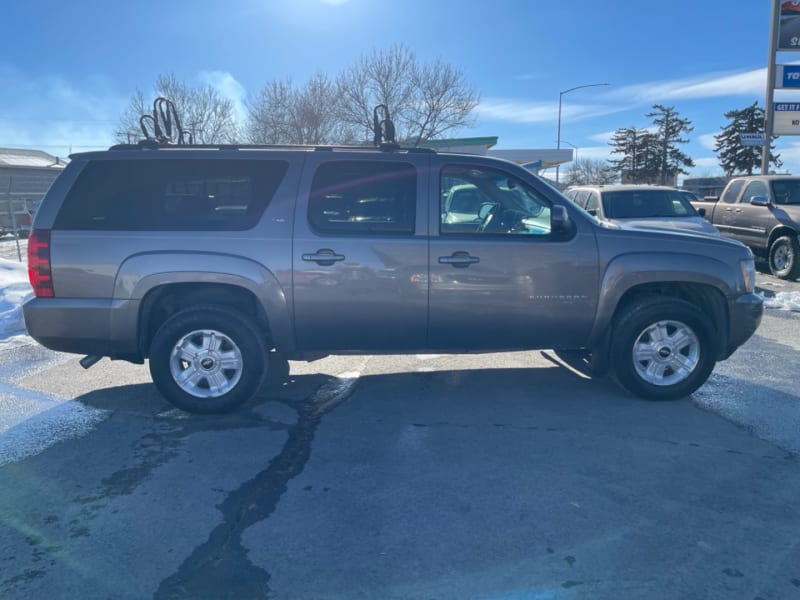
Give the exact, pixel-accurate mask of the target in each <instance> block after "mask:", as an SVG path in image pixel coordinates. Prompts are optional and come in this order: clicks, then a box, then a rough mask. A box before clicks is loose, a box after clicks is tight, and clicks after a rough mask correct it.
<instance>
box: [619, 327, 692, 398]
mask: <svg viewBox="0 0 800 600" xmlns="http://www.w3.org/2000/svg"><path fill="white" fill-rule="evenodd" d="M699 360H700V340H699V339H698V338H697V335H695V333H694V331H693V330H692V328H691V327H689V326H687V325H686V324H684V323H681V322H680V321H658V322H657V323H653V324H652V325H650V326H649V327H647V329H645V330H644V331H642V333H640V334H639V337H638V338H636V343H635V344H634V345H633V364H634V367H635V369H636V373H637V374H638V375H639V377H641V378H642V379H643V380H644V381H646V382H647V383H650V384H652V385H659V386H665V385H674V384H676V383H680V382H681V381H683V380H685V379H686V378H687V377H689V375H691V374H692V372H693V371H694V370H695V368H696V367H697V364H698V362H699Z"/></svg>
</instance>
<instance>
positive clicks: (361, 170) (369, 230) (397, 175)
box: [308, 161, 417, 235]
mask: <svg viewBox="0 0 800 600" xmlns="http://www.w3.org/2000/svg"><path fill="white" fill-rule="evenodd" d="M416 206H417V171H416V169H415V168H414V166H413V165H411V164H408V163H396V162H383V161H333V162H326V163H324V164H322V165H321V166H320V167H319V169H317V172H316V173H315V174H314V179H313V181H312V183H311V194H310V197H309V202H308V219H309V222H310V223H311V226H312V227H313V228H314V229H315V230H316V231H318V232H320V233H331V234H334V233H339V234H358V235H387V234H396V235H412V234H413V233H414V220H415V215H416Z"/></svg>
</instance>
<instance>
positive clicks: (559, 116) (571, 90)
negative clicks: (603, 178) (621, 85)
mask: <svg viewBox="0 0 800 600" xmlns="http://www.w3.org/2000/svg"><path fill="white" fill-rule="evenodd" d="M600 85H608V84H607V83H589V84H586V85H576V86H575V87H571V88H569V89H568V90H564V91H561V92H558V135H557V136H556V149H557V150H561V100H562V98H564V94H568V93H569V92H574V91H575V90H580V89H582V88H588V87H597V86H600ZM558 168H559V167H558V165H556V183H558Z"/></svg>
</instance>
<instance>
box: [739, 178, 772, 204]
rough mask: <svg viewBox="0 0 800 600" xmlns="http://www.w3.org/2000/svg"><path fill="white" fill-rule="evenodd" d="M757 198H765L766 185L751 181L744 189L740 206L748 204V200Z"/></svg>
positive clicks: (761, 182)
mask: <svg viewBox="0 0 800 600" xmlns="http://www.w3.org/2000/svg"><path fill="white" fill-rule="evenodd" d="M757 196H761V197H762V198H766V197H767V184H766V183H764V182H763V181H753V182H752V183H750V185H748V186H747V187H746V188H745V189H744V194H742V204H750V200H752V199H753V198H755V197H757Z"/></svg>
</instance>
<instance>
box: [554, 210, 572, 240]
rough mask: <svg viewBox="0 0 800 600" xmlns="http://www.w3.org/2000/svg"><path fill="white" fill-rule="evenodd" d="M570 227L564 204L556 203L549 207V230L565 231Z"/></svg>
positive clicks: (555, 231)
mask: <svg viewBox="0 0 800 600" xmlns="http://www.w3.org/2000/svg"><path fill="white" fill-rule="evenodd" d="M571 228H572V220H571V219H570V218H569V213H568V212H567V208H566V206H563V205H562V204H556V205H555V206H553V207H552V208H551V209H550V231H552V232H553V233H566V232H568V231H569V230H570V229H571Z"/></svg>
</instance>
